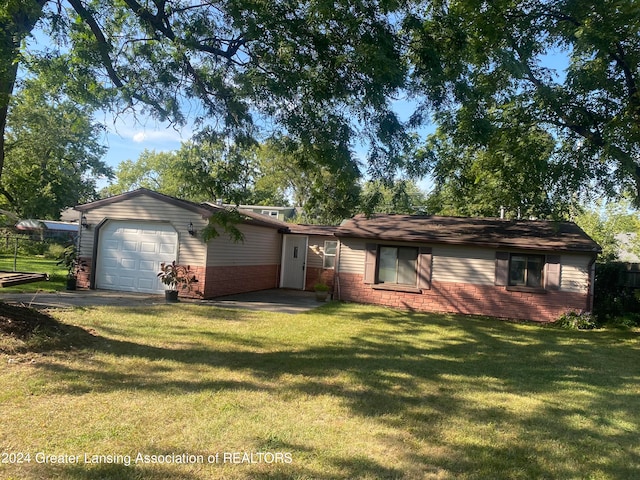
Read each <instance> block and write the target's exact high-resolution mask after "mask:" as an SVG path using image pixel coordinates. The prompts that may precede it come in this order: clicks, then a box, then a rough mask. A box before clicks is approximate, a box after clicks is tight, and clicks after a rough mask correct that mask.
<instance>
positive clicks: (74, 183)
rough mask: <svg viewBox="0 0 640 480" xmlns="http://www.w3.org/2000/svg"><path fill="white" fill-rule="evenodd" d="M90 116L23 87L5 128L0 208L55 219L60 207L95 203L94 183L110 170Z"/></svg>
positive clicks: (40, 89)
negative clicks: (91, 201)
mask: <svg viewBox="0 0 640 480" xmlns="http://www.w3.org/2000/svg"><path fill="white" fill-rule="evenodd" d="M91 116H92V111H91V109H89V108H86V107H83V106H80V105H78V104H76V103H75V102H72V101H69V100H67V99H64V98H59V97H57V96H55V94H50V93H49V92H47V90H46V87H45V86H44V85H42V84H40V83H37V82H32V81H31V82H26V86H25V87H24V88H23V89H22V90H21V91H20V93H19V94H17V95H16V96H15V97H14V98H13V102H12V105H11V110H10V117H9V122H8V126H7V132H6V138H5V168H4V173H3V175H2V183H1V185H2V188H1V189H0V192H1V193H3V194H4V197H5V198H4V199H3V201H2V202H0V204H1V205H3V207H4V208H6V209H8V210H12V211H14V212H16V213H17V214H18V215H19V216H21V217H23V218H50V219H58V218H59V215H60V211H61V210H62V209H64V208H65V207H69V206H73V205H77V204H78V203H82V202H86V201H89V200H92V199H94V198H95V196H96V192H95V179H96V178H97V177H100V176H109V175H110V174H111V171H110V169H109V168H108V167H107V166H106V165H105V164H104V163H103V162H102V161H101V160H100V158H101V157H102V155H103V154H104V152H105V150H106V149H105V147H104V146H103V145H101V144H100V142H99V137H100V135H101V132H102V128H101V127H99V126H98V125H96V124H95V123H94V122H93V121H92V118H91Z"/></svg>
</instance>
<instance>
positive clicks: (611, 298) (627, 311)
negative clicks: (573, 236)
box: [593, 262, 640, 326]
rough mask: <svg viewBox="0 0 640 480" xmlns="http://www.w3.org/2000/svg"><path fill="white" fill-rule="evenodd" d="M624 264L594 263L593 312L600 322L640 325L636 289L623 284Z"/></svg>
mask: <svg viewBox="0 0 640 480" xmlns="http://www.w3.org/2000/svg"><path fill="white" fill-rule="evenodd" d="M625 273H626V266H625V265H624V264H623V263H620V262H607V263H599V264H597V265H596V279H595V282H596V283H595V293H594V306H593V312H594V315H595V316H596V318H597V319H598V322H599V323H601V324H605V323H606V324H609V325H618V326H624V325H627V326H633V325H640V299H639V298H638V295H637V293H636V292H637V290H634V289H633V288H630V287H627V286H625Z"/></svg>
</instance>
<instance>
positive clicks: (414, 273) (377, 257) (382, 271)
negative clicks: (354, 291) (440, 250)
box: [362, 243, 432, 293]
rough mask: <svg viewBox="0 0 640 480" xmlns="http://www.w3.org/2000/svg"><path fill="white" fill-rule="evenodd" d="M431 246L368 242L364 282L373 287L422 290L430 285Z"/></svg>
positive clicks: (404, 290) (417, 291)
mask: <svg viewBox="0 0 640 480" xmlns="http://www.w3.org/2000/svg"><path fill="white" fill-rule="evenodd" d="M431 264H432V254H431V247H410V246H406V247H401V246H394V245H378V244H375V243H367V244H366V245H365V258H364V275H363V279H362V280H363V283H366V284H367V285H371V286H372V288H373V289H374V290H392V291H398V292H408V293H422V291H423V290H429V289H430V288H431Z"/></svg>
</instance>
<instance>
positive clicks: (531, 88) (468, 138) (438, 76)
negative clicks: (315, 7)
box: [404, 0, 640, 201]
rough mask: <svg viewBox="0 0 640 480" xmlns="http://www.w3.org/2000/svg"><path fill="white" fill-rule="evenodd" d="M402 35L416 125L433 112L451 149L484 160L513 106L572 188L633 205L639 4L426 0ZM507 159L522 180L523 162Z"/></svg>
mask: <svg viewBox="0 0 640 480" xmlns="http://www.w3.org/2000/svg"><path fill="white" fill-rule="evenodd" d="M404 27H405V32H406V34H407V39H408V44H409V56H410V59H411V63H412V70H411V81H412V90H413V92H414V93H415V94H416V95H417V96H422V98H423V103H422V108H421V109H420V110H419V111H418V113H417V115H416V116H415V117H414V119H415V120H416V121H417V120H420V117H425V116H428V115H429V114H432V113H434V112H435V119H436V121H437V122H438V124H439V125H440V126H441V133H442V134H446V135H449V136H450V138H451V139H453V141H454V142H455V144H456V147H458V148H461V147H465V148H468V149H470V150H473V151H474V152H482V151H486V149H487V148H488V147H489V148H490V145H491V144H492V142H494V143H495V141H494V140H492V139H494V138H495V136H499V135H501V134H502V133H503V130H501V126H500V125H498V124H497V123H496V116H495V112H496V111H503V110H505V109H511V108H512V107H513V106H514V105H515V106H517V107H518V108H519V110H520V112H521V115H518V116H514V117H513V118H512V119H511V122H512V125H514V126H517V127H523V126H527V125H529V124H530V121H531V120H533V121H534V127H535V128H537V129H539V130H542V131H547V132H549V133H550V134H551V135H552V136H553V138H554V139H555V140H556V142H557V145H556V147H555V149H554V155H555V159H554V160H556V161H559V162H560V163H561V164H562V165H563V166H565V167H570V168H571V169H572V170H573V174H572V175H571V177H572V178H573V180H574V181H576V180H579V182H577V183H576V185H578V186H581V187H582V188H585V187H589V188H591V189H592V191H593V188H594V187H597V188H598V189H599V190H600V191H601V192H603V193H606V194H609V195H618V194H619V193H620V192H621V191H624V190H631V191H633V194H634V196H635V197H636V199H637V201H640V3H639V2H637V1H636V0H526V1H525V0H494V1H483V0H461V1H451V0H432V1H429V2H424V3H423V4H422V6H421V8H415V9H414V10H413V12H412V14H411V15H409V16H408V17H407V18H406V20H405V22H404ZM554 58H555V59H558V58H560V59H566V61H567V67H566V69H564V68H563V67H562V66H560V67H557V66H554V65H553V63H552V60H554ZM523 118H524V120H523V121H522V119H523ZM474 155H476V154H474ZM436 160H437V161H438V159H436ZM514 160H515V161H519V162H521V163H522V166H521V167H519V168H518V170H520V171H522V172H525V171H526V168H527V165H529V163H528V162H530V157H529V156H527V155H525V156H523V157H521V158H519V159H518V158H515V159H514ZM444 161H447V159H446V158H445V159H444ZM531 166H532V170H533V171H534V174H535V171H536V167H535V165H533V164H532V165H531ZM506 168H507V169H509V168H511V167H510V166H508V165H507V166H506Z"/></svg>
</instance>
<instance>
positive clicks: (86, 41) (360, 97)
mask: <svg viewBox="0 0 640 480" xmlns="http://www.w3.org/2000/svg"><path fill="white" fill-rule="evenodd" d="M396 7H397V3H396V2H395V1H389V2H387V1H370V0H357V1H353V0H348V1H347V0H339V1H337V2H326V1H317V0H307V1H302V2H300V1H298V0H296V1H291V0H267V1H264V2H255V1H252V0H228V1H224V2H192V1H190V0H142V1H140V0H55V1H54V0H9V1H8V2H3V3H2V5H0V133H2V136H1V137H0V142H1V143H0V174H1V172H2V168H3V165H4V152H5V148H4V141H5V136H4V133H5V122H6V114H7V108H6V107H7V105H8V103H9V99H10V97H11V95H12V93H13V91H14V86H15V83H16V78H17V76H16V75H17V71H18V66H19V65H20V64H23V63H24V60H25V58H28V59H29V61H30V65H31V66H32V67H33V68H37V69H38V71H39V72H43V73H46V74H52V73H51V72H64V80H65V84H66V87H67V88H66V94H67V95H68V96H69V97H70V98H74V99H78V100H80V101H82V102H96V103H97V104H101V105H105V104H111V105H112V106H113V107H115V108H116V109H118V108H120V109H125V108H128V107H137V106H139V105H147V106H149V112H151V113H153V114H155V115H157V116H158V117H160V118H162V119H166V120H169V121H171V122H178V123H179V122H182V121H183V120H184V119H185V112H184V109H185V106H186V105H193V103H192V102H191V101H192V100H194V99H197V100H199V101H200V105H201V107H200V108H198V109H196V111H197V113H198V116H199V117H201V118H204V119H206V120H207V121H208V122H210V124H213V125H214V126H215V129H216V131H217V132H218V133H223V134H225V135H228V136H229V137H230V138H233V139H234V141H237V140H238V138H240V137H244V136H251V135H253V134H255V127H256V125H257V124H261V125H269V126H272V127H273V128H274V129H277V130H279V131H285V132H287V133H288V134H289V135H292V136H295V137H296V138H297V139H298V140H299V141H300V144H301V145H302V146H303V147H305V148H309V149H315V150H317V149H320V148H322V150H323V151H322V152H321V155H319V156H317V158H316V160H317V161H320V162H323V163H324V164H325V165H326V166H327V167H328V168H330V169H331V170H339V169H341V168H344V166H343V165H342V163H343V161H344V159H345V156H349V155H350V152H351V150H350V145H351V142H352V135H353V133H354V129H356V128H358V129H361V131H362V132H377V133H380V134H381V135H376V136H382V137H383V138H384V139H385V140H386V141H387V143H390V142H391V141H394V139H395V137H397V134H398V133H399V129H398V128H397V127H398V125H399V123H398V122H397V119H395V117H394V116H393V115H392V114H390V113H386V114H385V113H384V112H385V111H388V104H387V102H388V96H389V94H390V93H392V92H394V91H395V90H396V89H397V88H398V87H399V86H401V85H402V84H403V80H404V77H405V72H406V68H405V65H404V62H403V59H402V56H401V52H400V47H399V46H398V43H397V41H396V36H395V33H396V32H395V29H396V25H397V23H396V22H395V21H394V17H393V11H392V10H393V9H394V8H396ZM36 25H37V26H38V28H39V29H40V30H39V32H40V38H41V37H42V36H43V35H45V34H50V35H51V37H52V38H53V40H54V42H52V43H51V45H53V46H51V47H49V48H47V49H45V50H40V51H33V49H31V50H30V49H25V40H26V39H27V37H28V36H29V35H30V34H31V32H33V31H34V27H35V26H36ZM56 42H57V43H56ZM26 53H29V54H30V55H29V56H28V57H27V56H26ZM255 118H259V119H260V121H259V122H256V121H255ZM367 134H368V133H367ZM388 154H389V155H393V154H394V153H393V152H390V153H388ZM0 178H1V177H0Z"/></svg>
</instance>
